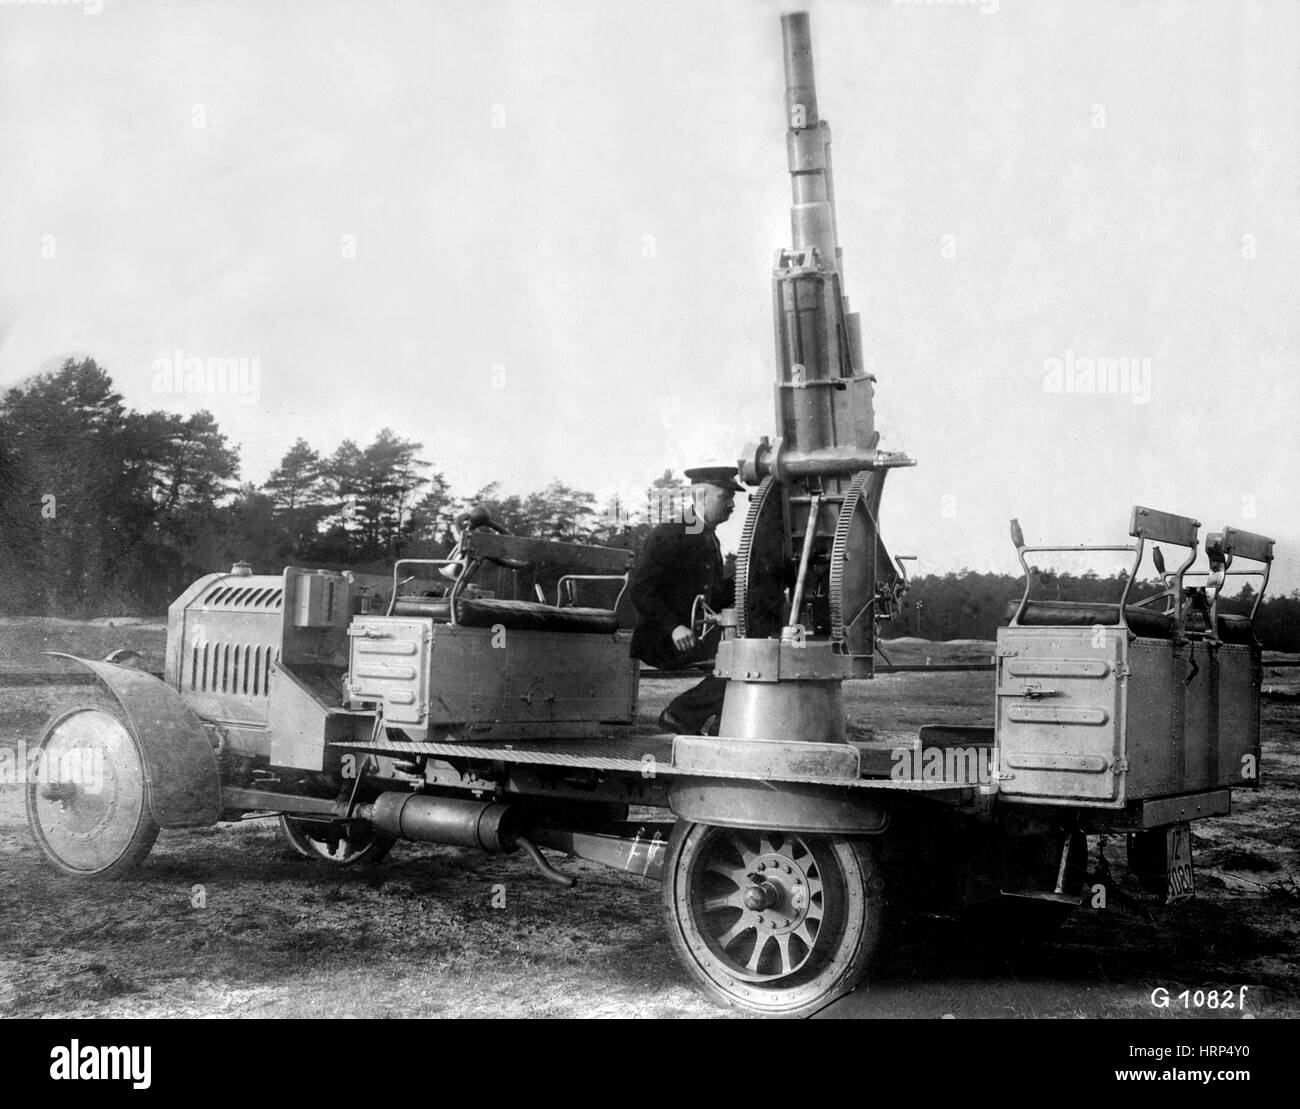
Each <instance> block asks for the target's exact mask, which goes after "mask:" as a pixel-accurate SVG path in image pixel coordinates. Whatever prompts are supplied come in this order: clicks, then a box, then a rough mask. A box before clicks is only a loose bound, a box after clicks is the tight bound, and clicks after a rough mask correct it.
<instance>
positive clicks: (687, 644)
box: [673, 624, 700, 651]
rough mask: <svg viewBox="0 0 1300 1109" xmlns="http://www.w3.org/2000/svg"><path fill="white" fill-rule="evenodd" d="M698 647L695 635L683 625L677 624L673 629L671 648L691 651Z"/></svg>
mask: <svg viewBox="0 0 1300 1109" xmlns="http://www.w3.org/2000/svg"><path fill="white" fill-rule="evenodd" d="M699 645H700V644H699V641H698V640H697V639H696V638H695V633H694V632H693V631H691V629H690V628H688V627H687V626H686V625H685V624H678V625H677V627H675V628H673V646H674V647H676V648H677V650H678V651H693V650H694V649H695V648H696V647H698V646H699Z"/></svg>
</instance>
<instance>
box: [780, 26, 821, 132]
mask: <svg viewBox="0 0 1300 1109" xmlns="http://www.w3.org/2000/svg"><path fill="white" fill-rule="evenodd" d="M781 43H782V46H783V48H784V51H785V118H786V122H787V126H791V127H793V126H794V124H793V122H792V121H793V120H794V119H796V118H802V120H803V121H804V122H803V123H802V124H801V126H804V127H816V126H817V121H818V118H819V117H818V115H817V83H816V81H815V80H814V78H813V61H812V32H811V31H810V30H809V28H808V13H807V12H790V13H789V14H787V15H783V16H782V17H781Z"/></svg>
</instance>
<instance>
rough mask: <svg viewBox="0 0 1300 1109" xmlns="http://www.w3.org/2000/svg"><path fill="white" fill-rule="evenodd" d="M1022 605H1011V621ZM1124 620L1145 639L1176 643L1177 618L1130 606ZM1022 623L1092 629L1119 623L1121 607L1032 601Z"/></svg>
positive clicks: (1021, 620) (1117, 605) (1096, 602)
mask: <svg viewBox="0 0 1300 1109" xmlns="http://www.w3.org/2000/svg"><path fill="white" fill-rule="evenodd" d="M1019 607H1020V602H1019V601H1011V602H1010V603H1009V604H1008V605H1007V619H1008V620H1011V619H1012V617H1014V616H1015V614H1016V610H1017V609H1018V608H1019ZM1124 617H1125V620H1126V622H1127V623H1128V626H1129V630H1130V631H1131V632H1133V634H1134V635H1140V636H1142V637H1143V638H1145V639H1172V638H1173V635H1174V618H1173V617H1172V616H1166V615H1165V614H1164V613H1161V612H1153V611H1152V610H1151V609H1147V608H1134V607H1133V606H1132V605H1129V606H1128V608H1127V609H1126V610H1125V613H1124ZM1020 623H1021V624H1022V625H1024V626H1026V627H1031V628H1058V627H1063V628H1079V627H1085V628H1090V627H1092V626H1093V625H1094V624H1111V625H1113V624H1117V623H1119V604H1118V603H1111V602H1106V601H1030V602H1029V603H1028V604H1027V605H1025V611H1024V612H1022V613H1021V614H1020Z"/></svg>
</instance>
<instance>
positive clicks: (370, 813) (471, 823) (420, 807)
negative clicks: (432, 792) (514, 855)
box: [355, 791, 515, 851]
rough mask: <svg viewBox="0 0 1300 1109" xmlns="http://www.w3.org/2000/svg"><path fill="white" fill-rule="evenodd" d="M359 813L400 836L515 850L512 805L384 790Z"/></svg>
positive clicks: (468, 845)
mask: <svg viewBox="0 0 1300 1109" xmlns="http://www.w3.org/2000/svg"><path fill="white" fill-rule="evenodd" d="M355 812H356V816H357V817H358V819H361V820H368V821H370V823H371V824H373V825H374V826H375V827H376V828H378V829H379V830H380V831H383V832H387V833H388V834H389V835H390V836H396V837H397V838H398V839H413V840H419V841H420V842H422V843H446V844H452V845H454V846H457V847H478V848H480V849H481V850H484V851H513V850H514V849H515V837H514V836H513V835H512V834H511V832H510V830H509V829H508V827H507V823H508V821H509V819H510V817H511V811H510V806H509V805H502V804H500V803H499V802H494V801H466V800H462V799H460V798H455V797H428V796H425V795H424V794H420V793H398V792H396V791H393V792H389V793H381V794H380V795H379V796H378V797H376V798H375V800H374V802H373V803H372V804H369V805H358V806H357V807H356V810H355Z"/></svg>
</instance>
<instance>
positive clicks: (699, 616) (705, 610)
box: [691, 593, 720, 640]
mask: <svg viewBox="0 0 1300 1109" xmlns="http://www.w3.org/2000/svg"><path fill="white" fill-rule="evenodd" d="M719 615H720V614H719V613H717V612H714V611H713V609H711V608H710V607H709V602H708V601H706V600H705V599H704V594H703V593H701V594H699V595H698V596H697V597H696V598H695V600H694V602H693V603H692V604H691V634H692V635H693V636H695V638H696V639H697V640H702V639H703V638H704V637H705V636H706V635H708V634H709V628H710V626H716V625H717V623H718V620H719Z"/></svg>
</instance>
